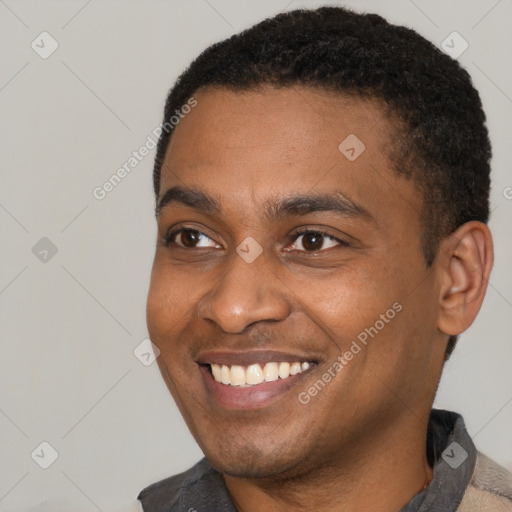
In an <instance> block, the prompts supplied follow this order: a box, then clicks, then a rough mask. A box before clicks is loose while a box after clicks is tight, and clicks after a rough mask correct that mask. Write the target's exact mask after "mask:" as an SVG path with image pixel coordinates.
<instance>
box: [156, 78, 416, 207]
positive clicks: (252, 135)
mask: <svg viewBox="0 0 512 512" xmlns="http://www.w3.org/2000/svg"><path fill="white" fill-rule="evenodd" d="M194 97H195V99H196V100H197V106H196V107H195V108H194V109H192V110H191V111H190V113H188V114H187V115H186V116H185V117H184V118H183V119H181V120H180V122H179V124H178V125H177V126H176V127H175V129H174V133H173V136H172V138H171V141H170V144H169V147H168V149H167V154H166V158H165V162H164V166H163V169H162V178H161V188H160V196H162V195H163V194H164V193H165V191H166V190H168V189H169V188H170V187H173V186H176V185H181V186H182V185H191V186H194V187H196V188H201V189H203V190H206V191H209V192H210V193H211V195H212V196H215V197H216V198H220V199H221V201H222V202H223V203H224V204H225V205H230V204H231V205H232V206H233V207H234V206H235V204H237V205H238V207H239V210H240V207H241V205H245V206H246V207H247V206H248V205H249V204H254V202H255V201H260V202H261V204H264V203H265V202H266V201H267V200H268V198H269V197H275V196H276V195H288V194H289V193H291V192H293V193H305V192H308V191H309V192H311V191H315V192H319V193H326V192H329V191H330V190H334V189H336V190H341V191H343V192H344V193H345V195H346V196H347V197H349V198H351V199H353V200H355V201H356V202H358V203H359V204H361V203H362V204H364V203H367V204H370V205H372V204H373V206H374V207H376V206H378V205H377V204H376V200H377V198H378V202H379V203H380V206H382V207H386V204H385V203H389V204H388V205H387V207H390V206H391V202H392V198H391V197H390V196H392V195H396V194H397V192H398V194H399V195H404V194H406V195H407V194H409V195H410V194H412V195H415V191H414V189H413V188H411V184H410V183H409V182H406V181H405V180H404V179H402V178H400V177H399V176H398V175H397V174H396V172H395V171H394V170H393V169H392V167H391V164H390V162H389V159H388V157H387V154H388V149H389V147H390V145H391V144H392V138H393V137H392V136H393V133H394V131H393V126H392V125H390V123H389V121H388V120H387V118H386V116H385V113H384V112H385V111H384V108H383V107H382V105H381V104H380V102H379V101H378V100H372V99H362V98H360V97H354V96H348V95H340V94H339V93H334V92H327V91H322V90H319V89H313V88H309V87H286V88H277V89H276V88H272V87H270V86H268V87H263V88H261V89H258V90H257V91H256V90H250V91H242V92H238V91H237V92H235V91H231V90H228V89H224V88H206V89H203V90H201V91H199V92H198V93H197V94H195V95H194ZM401 188H403V189H404V190H400V189H401ZM408 215H409V216H410V212H409V213H408Z"/></svg>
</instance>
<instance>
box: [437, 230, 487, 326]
mask: <svg viewBox="0 0 512 512" xmlns="http://www.w3.org/2000/svg"><path fill="white" fill-rule="evenodd" d="M440 251H441V252H442V258H440V260H439V261H440V265H441V268H440V271H441V288H440V294H439V301H440V315H439V321H438V328H439V330H440V331H441V332H443V333H445V334H447V335H457V334H460V333H461V332H463V331H465V330H466V329H467V328H468V327H469V326H470V325H471V324H472V323H473V321H474V319H475V317H476V315H477V313H478V311H479V310H480V307H481V305H482V302H483V299H484V297H485V292H486V290H487V283H488V281H489V276H490V273H491V269H492V264H493V244H492V236H491V232H490V230H489V228H488V226H487V225H486V224H484V223H482V222H478V221H471V222H467V223H466V224H463V225H462V226H460V227H459V228H458V229H457V230H456V231H455V232H454V233H452V234H451V235H450V236H449V237H448V238H447V239H445V240H444V241H443V243H442V244H441V247H440Z"/></svg>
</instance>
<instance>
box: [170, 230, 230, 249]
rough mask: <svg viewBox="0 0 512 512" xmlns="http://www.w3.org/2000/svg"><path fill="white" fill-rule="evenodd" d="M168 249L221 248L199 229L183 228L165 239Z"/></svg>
mask: <svg viewBox="0 0 512 512" xmlns="http://www.w3.org/2000/svg"><path fill="white" fill-rule="evenodd" d="M165 245H166V247H169V248H171V247H172V246H177V247H181V248H184V249H197V248H201V249H202V248H205V247H206V248H215V249H217V248H220V246H219V245H218V244H217V243H216V242H215V241H214V240H212V239H211V238H210V237H209V236H207V235H205V234H204V233H201V231H198V230H197V229H188V228H181V229H177V230H176V231H173V232H172V233H169V235H168V236H167V237H166V238H165Z"/></svg>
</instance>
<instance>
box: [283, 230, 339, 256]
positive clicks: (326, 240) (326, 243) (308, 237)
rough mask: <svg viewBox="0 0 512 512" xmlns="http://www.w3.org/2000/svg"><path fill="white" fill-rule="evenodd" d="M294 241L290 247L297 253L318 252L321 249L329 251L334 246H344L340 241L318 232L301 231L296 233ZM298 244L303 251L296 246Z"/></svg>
mask: <svg viewBox="0 0 512 512" xmlns="http://www.w3.org/2000/svg"><path fill="white" fill-rule="evenodd" d="M295 236H296V238H295V241H294V243H293V245H292V246H291V247H292V249H293V250H298V251H304V250H305V251H308V252H313V251H320V250H322V249H330V248H331V247H335V246H336V245H345V244H343V242H342V241H341V240H338V239H337V238H334V237H332V236H329V235H327V234H326V233H322V232H318V231H303V232H301V233H297V234H296V235H295ZM298 244H300V245H302V247H303V248H304V249H300V248H299V247H297V245H298Z"/></svg>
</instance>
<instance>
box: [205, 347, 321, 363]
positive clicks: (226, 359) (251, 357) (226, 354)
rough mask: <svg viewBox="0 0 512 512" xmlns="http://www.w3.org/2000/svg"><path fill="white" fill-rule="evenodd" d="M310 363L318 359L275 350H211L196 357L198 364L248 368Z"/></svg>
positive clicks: (316, 361)
mask: <svg viewBox="0 0 512 512" xmlns="http://www.w3.org/2000/svg"><path fill="white" fill-rule="evenodd" d="M305 361H307V362H310V363H318V358H317V357H316V356H313V355H306V354H299V353H293V352H279V351H276V350H246V351H243V352H240V351H239V352H233V351H227V350H211V351H205V352H200V353H199V355H198V356H197V357H196V363H198V364H212V363H214V364H224V365H226V366H230V365H234V364H237V365H240V366H249V365H251V364H256V363H271V362H275V363H280V362H288V363H293V362H305Z"/></svg>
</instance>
